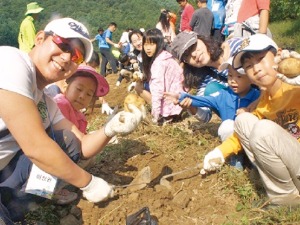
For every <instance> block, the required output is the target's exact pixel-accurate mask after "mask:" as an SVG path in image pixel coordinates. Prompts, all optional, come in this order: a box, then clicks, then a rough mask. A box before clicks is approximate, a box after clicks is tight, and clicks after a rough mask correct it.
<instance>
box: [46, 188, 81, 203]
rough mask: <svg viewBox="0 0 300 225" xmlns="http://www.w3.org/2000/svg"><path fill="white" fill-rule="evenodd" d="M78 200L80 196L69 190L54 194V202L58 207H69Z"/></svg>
mask: <svg viewBox="0 0 300 225" xmlns="http://www.w3.org/2000/svg"><path fill="white" fill-rule="evenodd" d="M77 198H78V194H77V193H75V192H71V191H69V190H67V189H61V190H59V191H57V192H55V193H54V195H53V198H52V200H53V201H54V202H55V203H56V204H57V205H68V204H70V203H72V202H74V201H75V200H76V199H77Z"/></svg>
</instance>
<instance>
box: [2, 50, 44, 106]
mask: <svg viewBox="0 0 300 225" xmlns="http://www.w3.org/2000/svg"><path fill="white" fill-rule="evenodd" d="M0 68H1V73H0V88H1V89H5V90H8V91H13V92H16V93H18V94H21V95H24V96H26V97H28V98H30V99H32V100H34V101H35V102H36V103H37V101H38V100H39V95H38V92H39V91H38V90H37V86H36V72H35V67H34V65H33V63H32V61H31V60H30V58H29V56H28V54H26V53H24V52H21V51H20V50H19V49H17V48H13V47H8V46H2V47H0Z"/></svg>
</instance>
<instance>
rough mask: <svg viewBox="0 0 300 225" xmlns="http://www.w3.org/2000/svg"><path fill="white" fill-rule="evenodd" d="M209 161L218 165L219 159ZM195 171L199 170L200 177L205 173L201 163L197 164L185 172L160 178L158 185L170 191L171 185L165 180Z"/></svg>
mask: <svg viewBox="0 0 300 225" xmlns="http://www.w3.org/2000/svg"><path fill="white" fill-rule="evenodd" d="M211 161H212V162H214V163H216V164H220V161H221V159H211V160H210V162H211ZM195 169H198V170H199V169H201V174H202V175H203V173H204V174H205V173H206V172H205V171H204V169H203V163H198V164H197V165H196V166H194V167H190V168H187V169H185V170H181V171H178V172H175V173H171V174H167V175H165V176H163V177H162V178H160V181H159V184H160V185H162V186H165V187H167V188H168V189H171V184H170V182H169V181H168V180H167V178H169V177H174V176H175V175H178V174H182V173H185V172H188V171H191V170H195Z"/></svg>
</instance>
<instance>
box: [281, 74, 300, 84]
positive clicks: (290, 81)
mask: <svg viewBox="0 0 300 225" xmlns="http://www.w3.org/2000/svg"><path fill="white" fill-rule="evenodd" d="M277 77H278V78H279V79H280V80H282V81H283V82H284V83H288V84H291V85H295V86H300V75H299V76H297V77H293V78H287V77H286V76H284V75H283V74H281V73H278V74H277Z"/></svg>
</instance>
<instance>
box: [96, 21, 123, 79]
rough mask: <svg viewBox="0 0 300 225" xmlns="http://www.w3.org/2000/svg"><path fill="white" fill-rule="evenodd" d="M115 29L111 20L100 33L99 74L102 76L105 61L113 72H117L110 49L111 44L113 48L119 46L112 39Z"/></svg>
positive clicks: (105, 64) (104, 71)
mask: <svg viewBox="0 0 300 225" xmlns="http://www.w3.org/2000/svg"><path fill="white" fill-rule="evenodd" d="M116 29H117V24H116V23H114V22H111V23H110V24H109V25H108V28H107V29H106V30H105V31H104V33H103V34H102V37H103V38H104V42H103V43H101V45H100V46H99V48H100V54H101V66H100V74H101V75H103V76H106V66H107V63H109V64H110V66H111V68H112V70H113V73H114V74H116V73H118V68H117V60H116V58H115V57H114V55H113V54H112V51H111V50H112V49H111V48H112V46H114V47H115V48H120V45H119V44H117V43H114V42H113V41H112V34H113V32H115V30H116Z"/></svg>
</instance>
